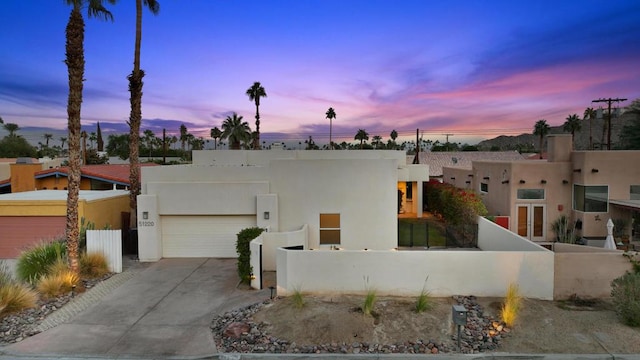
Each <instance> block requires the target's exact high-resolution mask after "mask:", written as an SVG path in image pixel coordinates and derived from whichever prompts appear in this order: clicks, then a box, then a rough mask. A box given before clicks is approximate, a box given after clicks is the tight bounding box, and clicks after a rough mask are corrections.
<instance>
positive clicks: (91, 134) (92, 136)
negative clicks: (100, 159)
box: [89, 132, 98, 149]
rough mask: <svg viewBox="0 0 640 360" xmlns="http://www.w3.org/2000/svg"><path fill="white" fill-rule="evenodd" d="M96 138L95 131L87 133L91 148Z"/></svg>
mask: <svg viewBox="0 0 640 360" xmlns="http://www.w3.org/2000/svg"><path fill="white" fill-rule="evenodd" d="M96 140H98V134H96V133H95V132H91V133H90V134H89V141H90V142H91V148H92V149H93V142H94V141H96Z"/></svg>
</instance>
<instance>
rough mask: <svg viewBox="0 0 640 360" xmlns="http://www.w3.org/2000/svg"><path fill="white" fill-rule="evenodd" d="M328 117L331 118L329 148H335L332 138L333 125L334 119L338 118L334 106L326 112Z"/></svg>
mask: <svg viewBox="0 0 640 360" xmlns="http://www.w3.org/2000/svg"><path fill="white" fill-rule="evenodd" d="M326 115H327V119H329V149H331V150H333V141H332V140H331V135H332V129H331V128H332V127H333V121H332V120H333V119H335V118H336V111H335V110H333V108H332V107H330V108H329V110H327V112H326Z"/></svg>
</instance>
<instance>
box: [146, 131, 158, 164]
mask: <svg viewBox="0 0 640 360" xmlns="http://www.w3.org/2000/svg"><path fill="white" fill-rule="evenodd" d="M155 139H156V134H154V133H153V131H151V130H149V129H147V130H145V131H144V143H145V145H147V148H149V159H151V152H152V151H153V143H154V141H155Z"/></svg>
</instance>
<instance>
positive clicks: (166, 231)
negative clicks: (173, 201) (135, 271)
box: [160, 215, 256, 258]
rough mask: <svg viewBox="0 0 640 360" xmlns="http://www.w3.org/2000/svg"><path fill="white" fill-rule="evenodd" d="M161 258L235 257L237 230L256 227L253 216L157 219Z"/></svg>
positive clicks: (171, 217)
mask: <svg viewBox="0 0 640 360" xmlns="http://www.w3.org/2000/svg"><path fill="white" fill-rule="evenodd" d="M160 222H161V223H162V225H161V228H162V256H163V257H166V258H171V257H221V258H229V257H233V258H235V257H237V254H236V239H237V236H236V235H237V234H238V233H239V232H240V230H242V229H245V228H249V227H254V226H256V216H255V215H228V216H193V215H190V216H173V215H172V216H167V215H165V216H161V217H160Z"/></svg>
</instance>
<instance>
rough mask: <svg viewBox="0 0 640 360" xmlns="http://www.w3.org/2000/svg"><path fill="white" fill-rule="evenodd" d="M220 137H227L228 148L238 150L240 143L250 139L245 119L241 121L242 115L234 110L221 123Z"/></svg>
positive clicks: (249, 131)
mask: <svg viewBox="0 0 640 360" xmlns="http://www.w3.org/2000/svg"><path fill="white" fill-rule="evenodd" d="M220 138H221V139H229V149H231V150H240V144H241V143H242V142H247V141H249V140H250V139H251V129H250V128H249V124H248V123H247V122H246V121H242V116H238V114H236V113H235V112H234V113H233V115H231V116H227V118H226V119H225V120H224V122H223V123H222V136H221V137H220Z"/></svg>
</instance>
